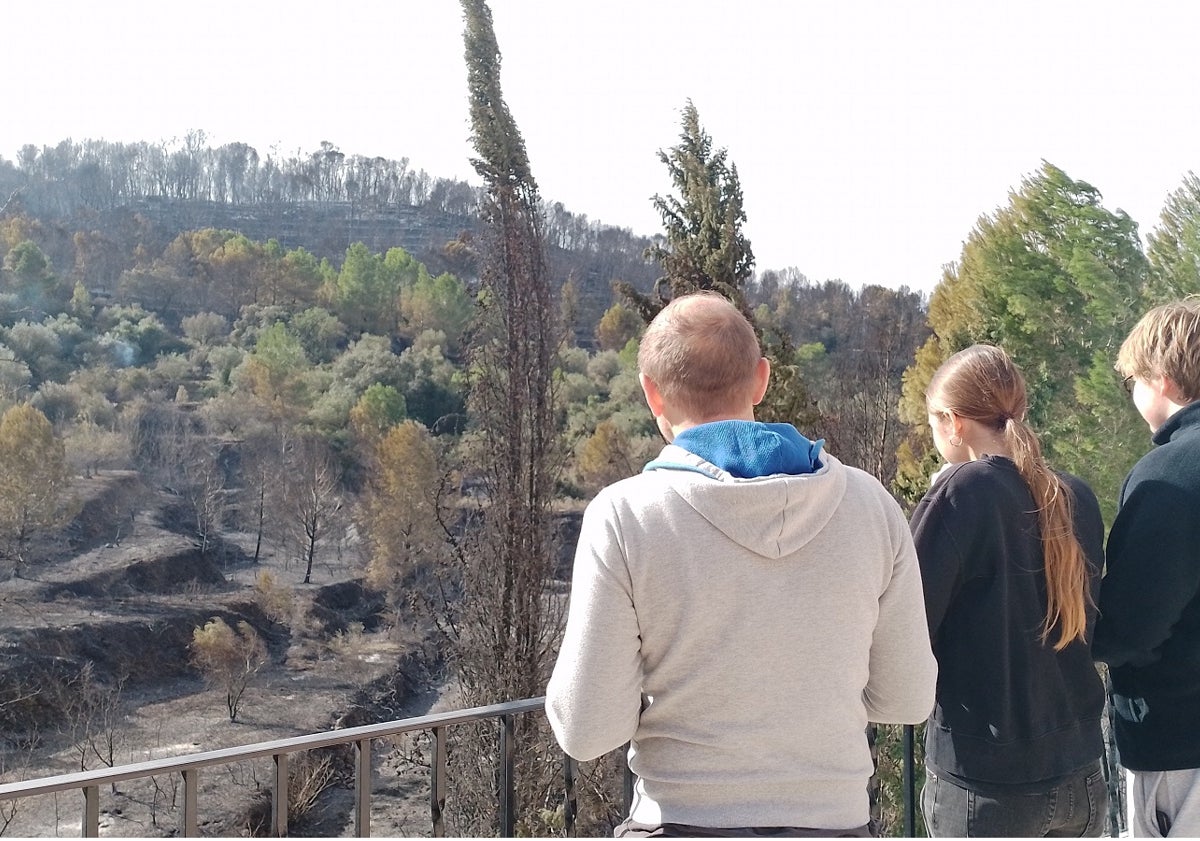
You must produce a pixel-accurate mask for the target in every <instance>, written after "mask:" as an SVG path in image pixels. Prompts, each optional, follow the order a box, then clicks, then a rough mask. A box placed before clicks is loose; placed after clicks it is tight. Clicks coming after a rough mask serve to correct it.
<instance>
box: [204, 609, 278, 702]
mask: <svg viewBox="0 0 1200 841" xmlns="http://www.w3.org/2000/svg"><path fill="white" fill-rule="evenodd" d="M191 648H192V665H194V666H195V667H196V668H197V669H198V670H199V671H200V673H201V674H202V675H204V678H205V679H206V680H207V681H209V683H211V684H212V685H213V686H214V687H216V688H218V689H223V690H224V691H225V708H226V710H227V711H228V713H229V721H230V722H234V721H237V716H238V712H239V711H240V710H241V707H242V700H243V697H244V696H245V694H246V690H247V689H248V688H249V686H250V681H251V680H252V679H253V677H254V675H256V674H257V673H258V671H259V669H261V668H262V667H263V666H264V665H266V662H267V647H266V645H265V644H264V643H263V641H262V638H261V637H260V636H259V635H258V632H257V631H255V630H254V628H253V627H252V626H251V625H250V623H248V622H245V621H241V622H238V624H237V630H236V631H235V630H234V629H233V628H231V627H229V625H228V624H226V622H225V620H224V619H221V618H220V617H217V616H214V617H213V618H212V619H211V620H209V621H208V622H207V623H206V624H205V625H204V626H202V627H199V628H195V629H194V630H193V631H192V647H191Z"/></svg>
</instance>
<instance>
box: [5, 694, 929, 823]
mask: <svg viewBox="0 0 1200 841" xmlns="http://www.w3.org/2000/svg"><path fill="white" fill-rule="evenodd" d="M544 705H545V698H529V699H526V700H523V701H511V702H509V703H504V704H492V705H490V706H485V707H473V708H471V709H465V710H455V711H452V712H444V713H433V714H430V715H424V716H419V717H416V718H406V719H401V720H397V721H389V722H385V723H383V724H368V725H364V726H361V727H348V728H345V729H343V730H330V731H326V732H323V733H313V734H310V735H307V736H296V737H292V738H289V739H277V740H274V741H270V742H257V743H255V744H251V745H243V746H241V747H233V748H223V749H221V750H212V751H205V752H203V753H193V754H186V755H183V756H176V757H168V758H164V759H154V760H148V761H146V762H137V763H133V764H130V765H119V766H115V767H112V768H103V769H96V770H93V771H81V772H78V773H74V774H63V775H60V776H56V777H44V778H41V779H34V780H26V781H22V782H16V783H5V784H3V785H0V801H4V800H16V799H20V798H25V797H33V796H36V795H41V794H53V793H56V792H62V791H74V790H80V791H82V792H83V798H84V804H83V819H82V827H81V828H82V835H83V837H85V838H96V837H99V834H100V789H101V787H103V786H105V785H115V784H116V783H118V782H123V781H126V780H137V779H146V778H150V777H154V776H157V775H159V774H174V773H178V774H181V775H182V777H183V789H182V791H183V806H182V810H181V812H180V827H179V830H180V835H183V836H186V837H195V836H197V835H199V832H198V829H199V802H198V801H199V779H200V769H201V768H206V767H210V766H214V765H228V764H231V763H234V762H242V761H246V760H251V759H260V758H264V757H268V756H269V757H271V759H272V760H273V762H274V769H273V774H272V801H271V826H270V831H271V834H272V835H274V836H276V837H278V836H283V835H286V834H287V829H288V761H289V757H290V756H291V755H292V754H297V753H301V752H303V751H307V750H313V749H317V748H327V747H334V746H340V745H351V744H352V745H354V746H355V762H354V834H355V836H357V837H360V838H364V837H369V836H370V834H371V809H370V807H371V779H372V776H371V742H372V741H373V740H375V739H382V738H388V737H392V736H397V735H399V734H402V733H410V732H413V731H428V732H429V733H430V735H431V743H432V756H431V759H430V775H429V810H430V818H431V821H432V828H433V832H432V834H433V836H435V837H441V836H444V835H445V830H446V827H445V806H446V790H447V789H446V766H447V755H448V750H447V748H448V744H449V742H448V739H447V728H449V727H452V726H454V725H458V724H467V723H470V722H479V721H486V720H489V719H499V721H500V732H499V750H498V753H497V766H498V767H497V775H498V780H499V796H500V802H499V807H500V808H499V826H498V827H497V829H498V830H499V833H500V835H501V836H502V837H506V838H511V837H513V834H514V830H515V829H516V819H517V815H516V780H515V773H514V769H515V764H516V762H515V759H516V756H515V750H516V744H515V741H516V740H515V733H516V716H518V715H522V714H525V713H530V712H540V711H542V710H543V709H544ZM577 773H578V765H577V763H576V761H575V760H574V759H572V758H570V757H568V756H566V755H565V754H564V756H563V782H564V803H563V817H564V819H565V822H566V831H567V834H568V835H571V834H573V830H574V826H575V821H576V818H577V817H578V801H577V798H576V788H575V779H576V775H577ZM903 788H904V804H903V808H904V832H905V835H907V836H908V837H913V836H915V835H916V823H915V821H916V804H915V798H916V791H915V769H914V767H913V728H912V727H906V728H905V731H904V774H903ZM624 791H625V801H626V803H625V805H626V809H628V806H629V804H630V802H631V801H632V795H633V775H632V774H631V773H630V772H629V770H628V768H626V771H625V785H624Z"/></svg>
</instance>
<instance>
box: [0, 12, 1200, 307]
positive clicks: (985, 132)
mask: <svg viewBox="0 0 1200 841" xmlns="http://www.w3.org/2000/svg"><path fill="white" fill-rule="evenodd" d="M491 7H492V10H493V15H494V18H495V28H496V37H497V40H498V42H499V46H500V50H501V53H502V55H503V65H502V75H501V80H502V84H503V88H504V94H505V98H506V100H507V102H508V105H509V108H510V109H511V111H512V113H513V116H514V117H515V119H516V121H517V125H518V126H519V127H520V129H521V133H522V134H523V136H524V138H525V143H526V146H527V148H528V151H529V154H530V159H531V163H532V166H533V172H534V176H535V177H536V178H537V180H538V185H539V187H540V188H541V193H542V196H543V198H546V199H549V200H552V201H561V202H562V203H563V204H564V205H565V206H566V207H567V209H569V210H571V211H573V212H575V213H579V214H586V215H587V216H588V218H589V219H592V220H599V221H601V222H604V223H607V224H612V225H618V226H621V227H625V228H630V229H632V230H633V232H634V233H637V234H653V233H656V232H659V231H661V222H660V220H659V218H658V217H657V215H656V214H655V212H654V210H653V207H652V206H651V203H650V199H651V197H652V196H653V195H654V194H655V193H662V192H666V191H668V190H670V183H669V181H668V179H667V175H666V170H665V168H664V167H663V165H662V164H661V162H660V161H659V160H658V157H657V153H658V151H659V150H660V149H666V148H668V147H670V146H672V145H673V144H675V143H676V141H677V139H678V135H679V117H680V110H681V109H682V107H683V105H684V103H685V102H686V101H687V99H689V98H691V99H692V101H693V102H694V103H695V104H696V107H697V109H698V110H699V113H700V119H701V123H702V124H703V126H704V127H705V128H706V129H707V130H708V132H709V133H710V134H711V135H712V137H713V140H714V143H715V144H716V145H717V146H719V147H722V146H723V147H725V148H727V149H728V150H729V157H730V159H731V160H732V161H733V162H734V163H735V164H737V167H738V171H739V175H740V177H741V181H742V188H743V193H744V197H745V207H746V212H747V215H748V217H749V221H748V223H747V225H746V233H747V235H748V237H749V238H750V240H751V244H752V247H753V249H754V253H755V255H756V257H757V269H758V270H759V271H763V270H766V269H781V268H785V267H789V266H795V267H796V268H798V269H799V270H800V271H802V272H803V273H804V274H806V275H807V276H808V277H809V278H810V279H813V280H817V281H820V280H825V279H830V278H841V279H843V280H845V281H846V282H848V283H850V284H851V285H852V286H855V287H858V286H861V285H862V284H865V283H879V284H883V285H886V286H893V287H895V286H900V285H907V286H909V287H911V288H915V289H922V290H926V291H928V290H930V289H932V288H933V286H934V285H935V284H936V283H937V281H938V280H939V278H940V276H941V267H942V265H943V264H945V263H948V262H952V261H955V260H957V259H958V257H959V254H960V251H961V248H962V242H963V240H965V239H966V237H967V235H968V234H969V232H970V231H971V229H972V228H973V227H974V225H975V222H976V220H977V219H978V218H979V216H980V215H982V214H984V213H991V212H993V211H994V210H995V209H996V208H997V207H998V206H1000V205H1002V204H1004V203H1006V202H1007V197H1008V192H1009V190H1010V189H1013V188H1016V187H1017V186H1019V184H1020V182H1021V179H1022V178H1023V177H1025V176H1027V175H1029V174H1031V173H1033V172H1035V171H1036V170H1037V169H1038V168H1039V167H1040V166H1041V161H1042V159H1046V160H1049V161H1050V162H1051V163H1054V164H1056V165H1057V166H1059V167H1061V168H1062V169H1064V170H1065V171H1066V172H1067V174H1068V175H1070V176H1071V177H1072V178H1076V179H1080V180H1084V181H1088V182H1090V183H1091V184H1093V185H1094V186H1095V187H1097V188H1098V189H1099V190H1100V191H1101V192H1102V193H1103V195H1104V202H1105V205H1106V206H1107V207H1109V208H1112V209H1115V208H1122V209H1124V210H1126V211H1127V212H1128V213H1129V214H1130V215H1131V216H1132V217H1133V218H1134V219H1135V220H1136V221H1137V222H1138V223H1139V224H1140V226H1141V231H1142V233H1143V235H1145V234H1146V233H1148V232H1149V231H1151V230H1152V229H1153V227H1154V226H1155V224H1156V223H1157V220H1158V214H1159V212H1160V210H1161V208H1162V205H1163V200H1164V199H1165V197H1166V196H1167V194H1168V193H1170V192H1172V191H1174V190H1175V189H1176V188H1178V187H1179V186H1180V184H1181V183H1182V181H1183V178H1184V176H1185V174H1186V173H1187V172H1188V171H1190V170H1197V171H1200V137H1198V131H1197V130H1198V128H1200V119H1198V115H1200V73H1198V72H1197V71H1198V70H1200V58H1197V52H1196V49H1195V37H1196V33H1197V32H1200V3H1193V2H1188V1H1187V0H1139V2H1137V3H1129V2H1115V0H1065V1H1063V0H1004V2H988V3H984V2H967V0H957V1H956V2H949V0H947V2H935V0H910V2H894V0H875V1H874V2H865V0H864V2H854V0H836V2H833V1H831V2H820V3H818V2H807V0H795V1H794V2H785V0H740V2H734V0H721V1H720V2H714V0H590V2H582V0H492V3H491ZM0 29H2V30H3V31H4V32H5V37H4V44H3V48H2V49H0V78H2V79H3V80H4V83H5V94H6V95H5V100H6V106H7V107H6V108H5V109H4V114H3V117H2V118H0V156H3V157H5V158H7V159H8V160H10V161H15V159H16V151H17V149H18V148H20V146H21V145H23V144H25V143H33V144H35V145H37V146H42V145H53V144H56V143H58V142H59V141H60V140H63V139H64V138H68V137H69V138H72V139H75V140H83V139H86V138H103V139H106V140H111V141H121V142H135V141H139V140H146V141H150V142H156V141H164V140H165V141H169V140H171V139H172V138H178V137H182V136H183V135H184V134H185V133H186V132H188V131H189V130H191V129H200V130H203V131H204V132H206V134H207V135H208V138H209V142H210V144H211V145H220V144H223V143H227V142H231V141H243V142H246V143H249V144H250V145H252V146H254V147H255V148H256V149H257V150H258V152H259V155H260V156H262V157H263V158H265V157H266V156H267V155H268V154H270V153H271V152H272V150H273V149H275V150H276V151H277V152H278V153H280V154H285V155H286V154H291V153H294V152H296V151H301V152H303V153H305V154H307V153H309V152H312V151H314V150H316V149H317V148H318V147H319V145H320V143H321V141H323V140H328V141H330V142H332V143H334V144H335V145H336V146H338V148H340V149H341V151H343V152H345V153H346V154H348V155H350V154H363V155H369V156H376V155H379V156H383V157H387V158H402V157H407V158H408V159H409V161H410V166H411V167H413V168H421V169H425V170H426V171H427V172H429V173H430V174H431V175H433V176H443V177H457V178H461V179H465V180H467V181H470V182H471V183H475V184H477V183H479V181H478V179H477V178H476V177H475V174H474V172H473V171H472V170H471V167H470V164H469V162H468V159H469V157H470V156H471V149H470V146H469V142H468V137H469V124H468V115H467V101H466V71H465V68H464V65H463V59H462V54H463V42H462V14H461V9H460V7H459V5H458V3H457V2H453V0H390V1H386V2H385V0H338V2H325V3H319V4H318V3H314V2H311V1H310V0H286V1H285V2H279V1H278V0H237V1H236V2H234V1H233V0H209V2H206V3H203V4H192V3H189V4H183V3H176V2H162V0H153V2H135V0H108V2H104V3H96V2H94V0H56V2H47V3H32V2H27V3H4V4H3V5H0Z"/></svg>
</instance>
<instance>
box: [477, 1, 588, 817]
mask: <svg viewBox="0 0 1200 841" xmlns="http://www.w3.org/2000/svg"><path fill="white" fill-rule="evenodd" d="M462 8H463V13H464V18H465V23H466V28H465V34H464V41H465V46H466V62H467V85H468V94H469V102H470V114H471V127H472V128H471V138H472V142H473V145H474V148H475V152H476V154H477V157H476V158H474V159H473V160H472V165H473V166H474V168H475V171H476V172H477V173H478V174H479V176H480V177H481V178H482V179H483V184H484V192H483V196H482V200H481V204H480V213H481V217H482V221H483V223H484V230H483V235H482V237H481V242H480V244H479V259H480V282H481V285H482V291H481V295H480V297H481V304H480V309H479V313H478V316H477V319H476V322H475V324H474V327H473V330H472V338H471V342H470V345H469V350H468V355H469V359H470V369H471V374H470V377H471V380H470V393H469V404H470V407H471V409H472V416H473V419H474V421H475V428H474V430H473V431H474V435H473V438H474V440H475V441H476V442H477V444H478V452H477V454H476V455H474V456H472V458H473V460H474V463H475V464H478V465H479V466H480V469H481V470H482V476H481V479H482V485H483V491H484V496H485V498H486V503H485V504H484V505H483V506H481V507H480V509H479V511H478V512H477V516H478V517H479V518H480V523H481V528H480V529H478V530H477V531H476V535H477V538H478V539H477V540H472V541H471V543H470V545H465V546H463V547H462V548H463V549H464V551H463V553H462V555H461V557H462V559H463V560H464V563H463V564H462V569H461V572H462V578H461V590H462V598H461V600H460V604H461V607H462V615H461V618H460V620H459V623H458V626H457V627H458V634H457V638H456V639H455V640H454V651H453V656H454V662H455V664H456V666H457V670H458V675H459V680H460V684H461V687H462V693H463V700H464V701H465V702H466V703H467V704H469V705H474V704H482V703H494V702H497V701H507V700H514V699H517V698H528V697H533V696H536V695H538V694H540V693H541V692H542V690H543V689H544V688H545V685H546V681H547V680H548V679H549V676H550V670H551V668H552V666H553V648H554V643H555V641H556V639H557V638H558V636H559V634H560V632H561V626H562V617H561V608H560V607H559V604H558V602H557V601H556V600H554V599H549V598H547V597H546V584H547V582H548V581H549V580H550V577H551V572H552V569H553V563H554V558H555V545H554V544H555V541H554V532H553V528H552V522H551V502H552V498H553V491H554V485H555V475H556V470H557V465H558V464H559V461H560V458H561V454H560V445H559V441H558V437H557V434H556V418H557V416H558V413H557V408H556V395H555V391H554V387H553V374H554V368H555V364H554V363H555V357H556V354H557V351H558V349H559V347H560V345H561V344H562V340H563V333H564V331H563V330H562V328H561V327H560V325H559V323H558V309H557V306H556V304H555V301H554V296H553V294H552V289H551V283H550V275H549V270H548V266H547V262H546V251H545V241H544V238H543V219H542V210H541V207H542V202H541V200H540V198H539V196H538V188H537V183H536V182H535V180H534V178H533V173H532V171H531V169H530V164H529V158H528V155H527V154H526V151H525V142H524V140H523V138H522V136H521V132H520V131H519V129H518V128H517V125H516V122H515V121H514V120H513V117H512V114H511V113H510V112H509V110H508V106H507V105H506V104H505V101H504V97H503V93H502V91H501V87H500V51H499V48H498V46H497V44H496V37H495V33H494V31H493V29H492V15H491V11H490V9H489V8H488V6H487V4H486V3H485V2H484V0H462ZM541 728H542V725H541V723H539V722H537V721H536V720H533V719H532V718H531V719H528V720H527V719H525V718H522V719H521V721H520V723H519V725H518V729H519V733H518V737H519V738H520V737H523V736H527V735H528V736H530V737H533V736H534V735H535V734H537V738H540V739H541V740H542V743H543V744H545V741H546V738H547V737H546V734H545V733H544V731H542V732H541V733H539V729H541ZM547 749H548V747H547ZM520 763H521V765H522V768H523V770H522V771H519V774H521V776H522V778H523V779H527V780H529V781H530V782H531V787H530V789H527V790H526V791H525V792H524V793H523V795H522V800H523V802H526V803H527V805H528V806H529V808H528V809H523V810H519V813H521V814H526V815H530V814H534V815H536V813H537V812H536V808H534V804H535V803H539V799H538V794H537V793H536V792H535V791H533V789H536V788H539V787H540V781H541V778H543V777H545V776H546V775H545V773H544V768H543V766H544V765H545V763H542V762H538V761H536V760H534V759H531V758H529V757H528V755H526V756H524V757H523V758H522V759H521V760H520ZM477 770H478V772H479V778H478V782H479V783H480V784H481V785H480V787H479V788H478V793H479V794H481V795H484V794H485V793H486V796H483V797H480V798H478V799H477V800H476V803H475V805H471V804H469V803H467V802H464V804H463V805H464V812H465V813H466V814H467V815H468V817H466V818H465V820H466V821H467V822H469V823H471V824H472V827H471V828H472V829H473V830H476V831H478V830H481V829H482V828H483V827H484V826H487V825H489V824H490V825H491V826H493V827H494V826H495V825H496V824H495V811H494V810H495V808H496V802H495V800H494V796H492V781H491V776H492V774H491V771H490V770H489V769H488V767H487V765H486V764H484V765H481V766H479V767H478V769H477ZM526 774H528V775H529V776H525V775H526ZM547 779H548V778H547ZM543 796H544V792H543ZM471 813H473V816H471ZM472 834H473V833H472ZM530 834H538V833H536V832H531V833H530Z"/></svg>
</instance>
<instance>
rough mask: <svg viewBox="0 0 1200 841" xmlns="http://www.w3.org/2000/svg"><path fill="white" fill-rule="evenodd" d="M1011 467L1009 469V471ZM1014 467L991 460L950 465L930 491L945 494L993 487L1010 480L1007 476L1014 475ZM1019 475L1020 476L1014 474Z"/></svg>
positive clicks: (1007, 463) (983, 459)
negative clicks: (940, 489) (943, 491)
mask: <svg viewBox="0 0 1200 841" xmlns="http://www.w3.org/2000/svg"><path fill="white" fill-rule="evenodd" d="M1010 465H1011V469H1010ZM1015 469H1016V466H1015V465H1012V463H1011V462H1007V461H1004V462H1002V461H998V460H992V459H985V458H980V459H973V460H971V461H964V462H962V463H961V464H952V465H950V466H949V467H948V468H947V469H946V472H945V473H943V474H942V475H941V476H939V477H938V479H937V481H936V482H935V483H934V485H933V488H932V489H931V490H936V489H937V488H939V487H940V488H944V489H945V490H946V492H947V493H950V492H952V491H961V490H963V489H964V488H975V487H979V486H986V485H995V484H999V483H1002V482H1005V481H1008V480H1009V479H1010V476H1009V474H1010V473H1015ZM1016 475H1018V476H1019V475H1020V474H1016Z"/></svg>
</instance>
